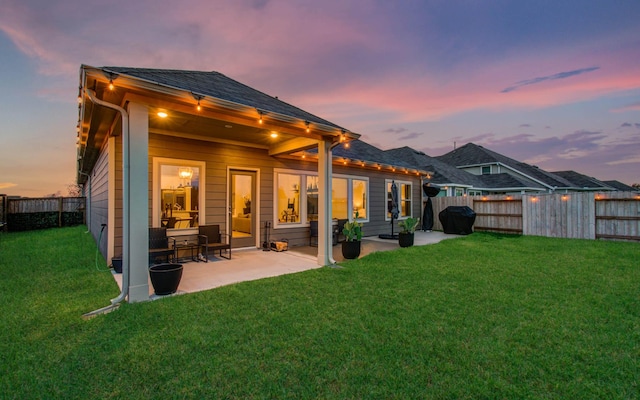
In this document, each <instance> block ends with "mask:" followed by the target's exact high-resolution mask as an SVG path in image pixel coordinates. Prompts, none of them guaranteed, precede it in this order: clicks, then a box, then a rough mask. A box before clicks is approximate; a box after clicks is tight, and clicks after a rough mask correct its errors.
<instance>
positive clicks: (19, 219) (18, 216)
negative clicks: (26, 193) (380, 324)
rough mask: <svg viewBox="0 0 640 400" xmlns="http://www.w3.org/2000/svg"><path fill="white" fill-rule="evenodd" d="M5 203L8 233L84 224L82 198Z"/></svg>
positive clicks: (83, 200) (11, 201)
mask: <svg viewBox="0 0 640 400" xmlns="http://www.w3.org/2000/svg"><path fill="white" fill-rule="evenodd" d="M6 201H7V205H6V222H7V225H8V229H9V230H10V231H26V230H32V229H43V228H54V227H62V226H73V225H80V224H84V223H85V203H86V199H85V198H84V197H43V198H20V199H7V200H6Z"/></svg>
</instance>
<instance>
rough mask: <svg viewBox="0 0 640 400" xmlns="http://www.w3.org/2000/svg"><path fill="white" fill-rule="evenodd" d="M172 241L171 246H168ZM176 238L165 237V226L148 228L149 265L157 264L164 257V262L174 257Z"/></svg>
mask: <svg viewBox="0 0 640 400" xmlns="http://www.w3.org/2000/svg"><path fill="white" fill-rule="evenodd" d="M169 242H172V246H169ZM175 247H176V239H175V238H173V237H171V238H169V237H167V228H149V265H152V264H157V263H158V262H157V261H158V259H159V258H162V257H164V259H165V260H164V262H167V263H168V262H171V260H173V258H174V251H175Z"/></svg>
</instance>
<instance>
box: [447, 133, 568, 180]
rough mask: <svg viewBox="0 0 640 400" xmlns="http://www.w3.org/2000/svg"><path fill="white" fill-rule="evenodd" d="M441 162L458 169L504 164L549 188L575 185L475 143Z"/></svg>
mask: <svg viewBox="0 0 640 400" xmlns="http://www.w3.org/2000/svg"><path fill="white" fill-rule="evenodd" d="M437 158H438V159H439V160H441V161H443V162H445V163H447V164H450V165H453V166H455V167H458V168H462V167H469V166H475V165H483V164H497V163H499V164H502V165H505V166H507V167H509V168H511V169H513V170H516V171H518V172H520V173H521V174H523V175H525V176H529V177H531V178H533V179H535V180H537V181H539V182H542V183H543V184H544V185H546V186H548V187H549V188H571V187H573V185H572V184H571V182H569V181H567V180H566V179H564V178H562V177H560V176H557V175H555V174H552V173H550V172H547V171H545V170H543V169H540V168H538V167H536V166H533V165H529V164H527V163H523V162H520V161H517V160H514V159H513V158H509V157H507V156H504V155H502V154H500V153H496V152H494V151H491V150H489V149H485V148H484V147H482V146H478V145H476V144H474V143H467V144H465V145H464V146H462V147H459V148H457V149H455V150H452V151H450V152H449V153H447V154H444V155H441V156H438V157H437Z"/></svg>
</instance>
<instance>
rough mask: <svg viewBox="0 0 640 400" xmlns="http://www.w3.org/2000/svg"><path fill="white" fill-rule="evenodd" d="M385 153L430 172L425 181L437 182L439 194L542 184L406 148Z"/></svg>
mask: <svg viewBox="0 0 640 400" xmlns="http://www.w3.org/2000/svg"><path fill="white" fill-rule="evenodd" d="M385 153H386V154H388V155H389V156H391V157H393V158H394V159H395V158H398V159H402V160H410V161H411V163H412V164H414V165H416V166H420V168H423V169H426V170H430V171H433V174H432V175H431V176H430V177H429V179H428V181H429V182H431V183H434V184H436V185H438V186H439V187H440V188H441V189H442V190H441V192H440V194H439V196H466V195H469V196H477V195H486V194H504V193H514V192H515V193H522V192H539V191H543V190H545V189H544V187H543V186H542V185H540V184H537V183H535V182H531V181H530V180H527V179H524V178H522V177H520V176H519V175H516V174H508V173H504V172H503V173H493V174H485V175H477V174H473V173H471V172H468V171H466V170H465V169H463V168H456V166H454V165H450V164H448V163H446V162H444V161H442V160H440V159H439V158H438V157H430V156H428V155H426V154H425V153H423V152H421V151H418V150H414V149H412V148H410V147H406V146H405V147H400V148H397V149H391V150H386V151H385Z"/></svg>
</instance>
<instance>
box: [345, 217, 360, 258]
mask: <svg viewBox="0 0 640 400" xmlns="http://www.w3.org/2000/svg"><path fill="white" fill-rule="evenodd" d="M342 234H343V235H344V238H345V240H344V242H342V256H343V257H344V258H346V259H354V258H358V257H359V256H360V239H362V223H360V222H358V213H357V212H356V216H355V218H354V219H353V221H348V222H345V224H344V228H343V229H342Z"/></svg>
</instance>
